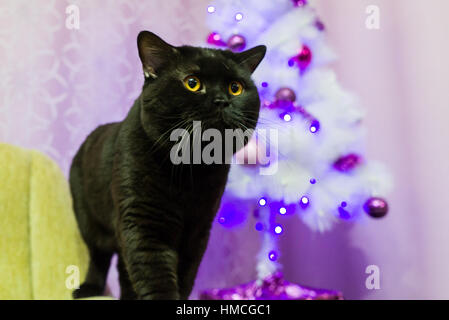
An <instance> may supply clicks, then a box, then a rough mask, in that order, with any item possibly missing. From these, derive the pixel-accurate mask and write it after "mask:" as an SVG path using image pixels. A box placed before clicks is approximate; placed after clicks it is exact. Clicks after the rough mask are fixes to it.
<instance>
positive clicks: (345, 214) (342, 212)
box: [338, 206, 351, 220]
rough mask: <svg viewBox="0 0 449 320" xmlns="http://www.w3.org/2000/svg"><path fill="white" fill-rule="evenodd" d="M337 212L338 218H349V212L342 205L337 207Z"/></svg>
mask: <svg viewBox="0 0 449 320" xmlns="http://www.w3.org/2000/svg"><path fill="white" fill-rule="evenodd" d="M338 213H339V215H340V218H341V219H343V220H349V219H351V214H350V213H349V211H347V210H346V209H344V208H343V207H341V206H340V207H338Z"/></svg>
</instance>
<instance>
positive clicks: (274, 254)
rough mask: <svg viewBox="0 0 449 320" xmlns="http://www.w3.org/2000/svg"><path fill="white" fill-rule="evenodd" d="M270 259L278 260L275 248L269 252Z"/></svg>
mask: <svg viewBox="0 0 449 320" xmlns="http://www.w3.org/2000/svg"><path fill="white" fill-rule="evenodd" d="M268 259H270V260H271V261H276V260H277V259H278V253H277V252H276V251H274V250H271V251H270V252H268Z"/></svg>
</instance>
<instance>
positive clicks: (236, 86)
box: [229, 81, 243, 96]
mask: <svg viewBox="0 0 449 320" xmlns="http://www.w3.org/2000/svg"><path fill="white" fill-rule="evenodd" d="M242 91H243V85H242V84H241V83H240V82H238V81H232V82H231V83H230V84H229V93H230V94H232V95H233V96H238V95H240V94H241V93H242Z"/></svg>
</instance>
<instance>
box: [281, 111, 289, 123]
mask: <svg viewBox="0 0 449 320" xmlns="http://www.w3.org/2000/svg"><path fill="white" fill-rule="evenodd" d="M280 117H281V119H282V120H284V121H285V122H290V121H292V116H291V115H290V114H289V113H287V112H284V113H281V114H280Z"/></svg>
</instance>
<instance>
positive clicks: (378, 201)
mask: <svg viewBox="0 0 449 320" xmlns="http://www.w3.org/2000/svg"><path fill="white" fill-rule="evenodd" d="M363 210H365V212H366V213H367V214H368V215H369V216H370V217H373V218H382V217H384V216H385V215H386V214H387V212H388V202H387V201H386V200H385V199H382V198H378V197H371V198H369V199H368V200H366V202H365V204H364V205H363Z"/></svg>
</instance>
